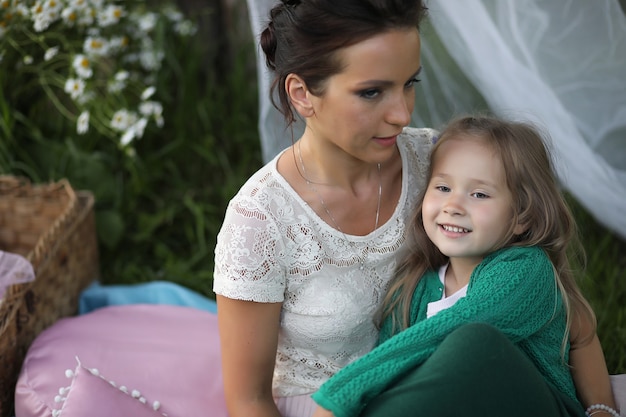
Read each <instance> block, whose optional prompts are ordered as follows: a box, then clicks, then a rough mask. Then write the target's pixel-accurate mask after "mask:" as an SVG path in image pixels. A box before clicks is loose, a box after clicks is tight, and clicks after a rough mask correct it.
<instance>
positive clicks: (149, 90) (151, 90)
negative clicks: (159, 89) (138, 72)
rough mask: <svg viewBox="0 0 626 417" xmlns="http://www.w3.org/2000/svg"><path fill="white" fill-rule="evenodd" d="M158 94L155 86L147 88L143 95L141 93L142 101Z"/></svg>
mask: <svg viewBox="0 0 626 417" xmlns="http://www.w3.org/2000/svg"><path fill="white" fill-rule="evenodd" d="M155 92H156V88H154V86H150V87H148V88H146V89H145V90H143V93H141V99H142V100H144V101H145V100H148V99H149V98H150V97H152V95H153V94H154V93H155Z"/></svg>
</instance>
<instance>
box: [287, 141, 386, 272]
mask: <svg viewBox="0 0 626 417" xmlns="http://www.w3.org/2000/svg"><path fill="white" fill-rule="evenodd" d="M298 159H299V160H300V166H301V167H302V174H301V175H302V178H304V181H306V185H307V187H309V188H310V189H311V190H312V191H313V192H314V193H315V195H317V198H318V199H319V200H320V204H321V205H322V207H323V208H324V211H325V212H326V214H327V215H328V217H329V218H330V220H331V221H332V222H333V226H334V227H335V229H337V230H339V232H341V234H342V235H343V238H344V239H345V240H346V241H347V242H348V243H350V244H351V246H352V245H353V244H354V243H353V242H352V241H351V240H350V239H348V236H347V235H346V234H345V233H344V231H343V230H342V229H341V226H339V223H337V221H336V220H335V216H333V214H332V213H331V212H330V210H329V209H328V206H327V205H326V202H325V201H324V197H322V194H320V192H319V191H318V190H317V187H315V185H314V182H313V181H311V180H310V179H309V176H308V175H307V172H306V167H305V166H304V160H303V159H302V148H301V147H300V142H298ZM376 166H377V168H378V203H377V204H376V218H375V220H374V229H373V230H372V232H373V231H374V230H376V229H378V219H379V217H380V202H381V200H382V195H383V180H382V175H381V173H380V163H378V164H376ZM353 249H354V248H353ZM355 252H356V251H355ZM368 254H369V252H366V253H365V258H362V257H361V256H359V254H358V253H356V256H357V258H358V259H359V263H360V264H361V267H360V268H359V269H360V270H363V268H365V262H366V261H367V258H368Z"/></svg>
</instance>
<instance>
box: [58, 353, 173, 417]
mask: <svg viewBox="0 0 626 417" xmlns="http://www.w3.org/2000/svg"><path fill="white" fill-rule="evenodd" d="M76 362H77V365H76V369H75V370H71V369H66V370H65V376H66V377H67V378H71V379H72V383H73V381H74V378H75V377H76V374H77V372H78V368H79V367H82V368H83V369H85V370H86V371H89V373H91V375H93V376H95V377H98V378H101V379H103V380H104V381H106V382H108V383H109V384H110V385H111V386H113V387H114V388H116V387H117V385H116V384H115V382H113V381H110V380H108V379H106V378H105V377H104V376H103V375H102V374H100V371H99V370H98V369H97V368H91V369H90V368H87V367H85V366H83V365H82V364H81V363H80V360H79V359H78V357H76ZM71 388H72V386H71V385H70V386H69V387H61V388H59V391H58V392H59V394H58V395H56V396H55V397H54V402H56V403H59V404H61V408H60V409H56V410H52V417H62V412H63V406H64V405H65V400H66V399H67V395H68V394H69V393H70V390H71ZM117 389H119V390H120V391H122V392H123V393H125V394H126V395H129V396H130V397H131V398H135V399H136V400H137V401H139V402H140V403H141V404H144V405H146V406H150V407H151V408H152V409H153V410H154V411H158V410H159V409H160V408H161V403H160V402H159V401H153V402H152V403H151V404H149V403H148V400H147V399H146V398H145V397H144V396H142V395H141V392H140V391H139V390H136V389H134V390H131V391H130V393H129V390H128V388H127V387H126V386H125V385H120V387H119V388H117ZM160 414H161V415H162V416H163V417H168V416H167V414H165V413H160Z"/></svg>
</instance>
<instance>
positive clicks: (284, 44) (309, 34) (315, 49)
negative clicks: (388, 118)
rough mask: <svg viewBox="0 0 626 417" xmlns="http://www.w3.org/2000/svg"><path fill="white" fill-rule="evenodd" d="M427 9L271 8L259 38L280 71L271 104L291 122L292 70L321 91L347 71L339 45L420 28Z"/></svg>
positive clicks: (350, 1) (409, 2)
mask: <svg viewBox="0 0 626 417" xmlns="http://www.w3.org/2000/svg"><path fill="white" fill-rule="evenodd" d="M426 10H427V8H426V7H425V6H424V4H423V2H422V1H421V0H283V1H282V2H281V3H280V4H278V5H277V6H275V7H274V8H273V9H272V10H271V11H270V16H269V18H270V21H269V23H268V25H267V27H266V28H265V30H264V31H263V32H262V33H261V39H260V43H261V48H262V49H263V52H265V58H266V63H267V66H268V67H269V68H270V69H271V70H272V71H273V72H274V74H275V77H274V81H273V83H272V86H271V89H270V98H271V100H272V103H273V104H274V106H275V107H276V108H277V109H278V110H279V111H280V112H281V113H282V114H283V116H284V117H285V120H286V121H287V124H288V125H291V124H292V123H293V122H294V121H295V115H294V110H293V108H292V107H291V104H290V101H289V96H288V94H287V91H285V80H286V78H287V76H288V75H289V74H297V75H298V76H300V77H301V78H302V79H303V80H304V82H305V83H306V85H307V87H308V89H309V90H310V91H311V92H312V93H313V94H315V95H322V94H323V92H324V81H326V79H328V77H330V76H332V75H334V74H337V73H339V72H340V71H341V70H342V63H341V62H340V61H339V59H337V54H336V52H337V51H338V50H339V49H341V48H345V47H347V46H351V45H354V44H355V43H358V42H360V41H363V40H366V39H368V38H371V37H372V36H375V35H378V34H381V33H384V32H387V31H389V30H392V29H405V28H413V27H415V28H418V29H419V23H420V21H421V19H422V18H423V16H424V15H425V14H426ZM276 90H278V91H277V93H278V100H279V102H278V103H277V102H276V97H275V93H276Z"/></svg>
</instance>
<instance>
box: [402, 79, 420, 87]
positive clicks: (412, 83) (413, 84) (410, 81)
mask: <svg viewBox="0 0 626 417" xmlns="http://www.w3.org/2000/svg"><path fill="white" fill-rule="evenodd" d="M420 81H421V80H420V79H419V78H411V79H410V80H409V81H407V82H406V84H404V87H405V88H409V87H414V86H415V84H417V83H419V82H420Z"/></svg>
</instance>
